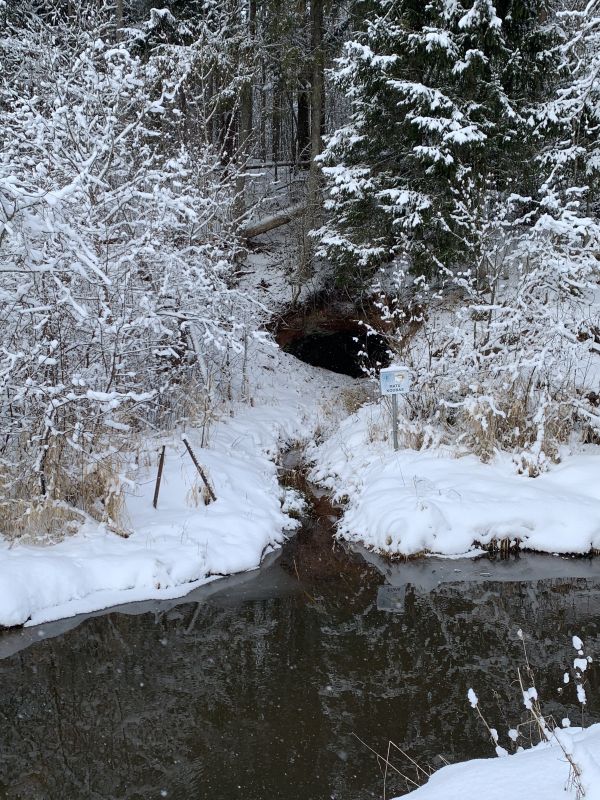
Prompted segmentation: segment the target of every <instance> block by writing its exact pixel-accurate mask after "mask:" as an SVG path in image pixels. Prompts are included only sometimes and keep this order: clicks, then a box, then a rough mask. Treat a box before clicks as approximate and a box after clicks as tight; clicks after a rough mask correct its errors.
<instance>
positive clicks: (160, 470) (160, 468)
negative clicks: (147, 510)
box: [152, 444, 165, 508]
mask: <svg viewBox="0 0 600 800" xmlns="http://www.w3.org/2000/svg"><path fill="white" fill-rule="evenodd" d="M164 465H165V446H164V444H163V446H162V450H161V451H160V458H159V460H158V474H157V476H156V485H155V487H154V500H153V501H152V505H153V506H154V508H156V507H157V506H158V493H159V492H160V482H161V480H162V474H163V467H164Z"/></svg>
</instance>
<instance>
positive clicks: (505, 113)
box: [318, 0, 555, 285]
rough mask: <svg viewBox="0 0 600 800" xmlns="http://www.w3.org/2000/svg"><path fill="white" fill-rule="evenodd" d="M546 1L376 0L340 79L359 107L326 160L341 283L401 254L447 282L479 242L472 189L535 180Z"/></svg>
mask: <svg viewBox="0 0 600 800" xmlns="http://www.w3.org/2000/svg"><path fill="white" fill-rule="evenodd" d="M545 6H546V4H545V2H544V0H539V2H537V1H535V2H527V0H526V1H525V2H520V0H514V2H506V3H503V8H502V10H499V8H498V9H497V8H496V7H495V6H494V5H493V3H492V2H491V0H470V2H463V3H461V2H454V0H452V2H450V0H445V1H444V2H442V0H440V1H439V2H432V3H428V4H422V3H415V2H412V0H402V1H401V2H397V3H388V2H387V0H378V2H376V3H375V8H376V13H375V15H374V18H373V20H372V21H371V22H369V24H368V25H367V27H366V29H365V31H364V32H363V33H362V34H361V35H360V36H359V37H358V38H357V39H356V40H355V41H352V42H349V43H348V44H347V45H346V51H345V55H344V57H343V58H342V59H341V60H340V63H339V67H338V69H337V72H336V75H335V81H336V84H337V86H338V87H339V88H340V89H341V90H343V91H345V93H346V96H347V97H348V99H349V101H350V103H351V109H352V113H351V117H350V121H349V123H348V124H347V125H345V126H344V127H342V128H340V129H338V130H337V131H336V132H335V133H334V134H333V135H332V136H331V137H330V139H329V141H328V145H327V148H326V151H325V153H324V154H323V159H322V160H323V165H324V172H325V175H326V176H327V180H328V192H329V201H328V204H327V208H328V210H329V211H330V214H331V219H330V221H329V222H328V223H327V224H326V225H325V226H324V227H323V228H322V229H321V230H320V231H319V232H318V235H319V237H320V240H321V242H322V253H323V255H325V256H326V257H327V258H329V259H330V260H331V261H332V262H333V264H334V265H335V268H336V271H337V276H338V280H340V281H342V282H350V283H359V284H363V285H364V284H365V283H366V284H368V282H369V280H370V277H371V276H372V274H373V270H374V268H376V267H377V266H379V265H380V264H383V263H386V262H390V261H393V260H394V259H400V260H402V261H403V262H405V263H406V265H407V266H408V268H409V269H410V270H411V271H412V272H413V273H414V274H422V275H425V276H427V277H428V278H432V277H434V276H437V277H438V278H439V279H444V278H445V277H446V276H447V275H448V274H450V275H451V274H452V272H453V270H454V269H456V267H457V266H458V265H460V264H461V263H462V262H463V261H464V259H465V257H466V256H468V254H469V253H470V252H471V250H472V248H473V241H472V237H471V233H472V231H471V230H469V229H467V228H466V227H465V225H464V221H463V220H464V211H463V209H462V200H463V198H464V197H465V195H469V196H470V198H471V199H470V200H469V204H470V205H471V206H474V207H484V206H485V203H486V202H487V196H489V192H490V190H491V191H493V192H505V191H507V190H508V189H509V188H510V187H511V185H512V182H514V181H515V180H516V179H517V178H518V180H519V182H520V185H527V184H528V182H529V181H530V173H529V172H528V170H527V168H523V165H526V164H527V163H528V162H529V163H530V162H531V157H532V153H533V151H534V141H533V138H532V136H531V135H527V134H528V133H529V129H528V127H527V117H526V113H528V112H527V109H528V108H529V105H528V104H529V103H530V102H531V100H532V99H533V96H534V95H538V94H539V93H540V92H541V91H543V87H544V86H545V84H546V83H547V77H546V78H545V77H544V76H548V75H549V74H550V73H549V66H550V64H551V63H552V54H551V51H550V45H551V44H552V43H553V41H554V37H555V33H554V29H553V27H552V26H545V27H544V28H543V29H542V26H541V21H542V16H543V11H544V9H545ZM534 40H535V46H534V44H533V41H534ZM525 69H527V70H528V81H527V84H525V82H524V81H523V79H522V75H523V73H524V71H525ZM484 198H485V199H484ZM475 238H477V236H476V237H475Z"/></svg>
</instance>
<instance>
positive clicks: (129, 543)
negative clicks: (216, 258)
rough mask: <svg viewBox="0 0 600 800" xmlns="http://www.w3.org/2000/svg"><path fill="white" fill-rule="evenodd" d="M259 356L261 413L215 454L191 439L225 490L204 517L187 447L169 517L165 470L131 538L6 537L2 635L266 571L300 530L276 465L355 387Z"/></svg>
mask: <svg viewBox="0 0 600 800" xmlns="http://www.w3.org/2000/svg"><path fill="white" fill-rule="evenodd" d="M255 348H256V349H255V351H254V352H253V353H252V358H251V363H252V370H251V372H252V375H251V394H252V402H253V405H252V406H250V405H247V404H241V403H238V404H237V405H235V406H234V408H233V412H234V413H233V416H231V417H229V416H226V417H224V418H222V419H221V420H220V421H218V422H216V423H214V426H213V428H212V429H211V434H210V440H209V447H207V448H203V449H201V448H200V446H199V435H198V433H197V432H194V430H188V431H186V436H187V437H188V439H189V441H190V443H191V445H192V447H193V449H194V450H195V453H196V455H197V457H198V460H199V461H200V463H201V464H202V466H203V467H204V468H205V469H206V471H207V473H208V475H209V477H210V480H211V481H212V484H213V486H214V490H215V493H216V496H217V502H215V503H211V504H210V505H208V506H205V505H204V503H203V502H202V500H201V498H200V496H199V495H200V492H199V491H198V490H199V488H201V483H199V478H198V474H197V472H196V469H195V467H194V465H193V463H192V461H191V458H190V457H189V455H188V453H187V451H186V449H185V446H184V444H183V442H182V441H181V438H180V437H179V436H177V437H173V439H171V440H170V441H168V442H166V444H167V451H166V459H165V471H164V475H163V480H162V486H161V491H160V498H159V504H158V509H157V510H154V508H153V507H152V498H153V493H154V485H155V477H156V459H157V455H158V451H159V444H161V443H160V442H155V443H153V447H152V456H153V459H152V463H151V464H150V466H149V467H147V468H145V471H144V470H142V474H141V475H140V476H139V479H138V481H137V482H138V489H137V490H136V491H135V493H134V494H132V495H131V496H129V497H128V499H127V508H126V511H127V514H126V516H127V519H126V522H127V528H128V529H129V530H130V531H131V535H130V536H129V537H128V538H122V537H120V536H118V535H116V534H115V533H112V532H110V531H107V530H106V529H105V528H104V527H103V526H101V525H97V524H92V523H89V524H87V525H85V526H84V527H83V528H82V529H81V530H80V531H79V532H78V533H77V534H76V535H74V536H70V537H67V538H65V539H64V540H63V541H61V542H59V543H57V544H52V545H46V546H42V545H34V544H20V543H11V542H10V541H9V540H6V539H2V538H0V625H4V626H13V625H20V624H23V623H25V624H28V625H35V624H39V623H41V622H47V621H50V620H55V619H59V618H63V617H68V616H73V615H75V614H80V613H85V612H91V611H95V610H99V609H102V608H107V607H109V606H112V605H115V604H117V603H126V602H131V601H135V600H145V599H152V598H163V599H166V598H173V597H180V596H183V595H184V594H186V593H187V592H189V591H191V590H192V589H194V588H195V587H197V586H199V585H201V584H202V583H205V582H207V581H210V580H213V579H214V576H218V575H225V574H230V573H234V572H241V571H244V570H251V569H255V568H256V567H258V566H259V564H260V562H261V560H262V558H263V557H264V555H265V554H266V553H267V552H269V551H270V550H271V549H273V548H275V547H277V546H278V545H281V544H282V542H283V541H284V538H285V535H286V531H289V530H291V529H293V528H294V526H295V525H296V522H295V520H294V519H292V518H291V517H290V516H289V515H288V514H287V513H286V512H287V511H288V510H289V508H288V505H289V502H290V500H291V501H292V503H293V502H294V498H293V497H290V493H289V492H287V493H286V492H284V491H283V490H282V489H281V487H280V486H279V484H278V481H277V468H276V465H275V461H274V459H275V458H276V456H277V453H278V451H279V450H281V448H283V447H285V446H286V444H289V443H294V442H300V441H303V440H306V439H307V438H310V437H312V436H314V434H315V431H316V430H317V429H318V428H321V429H324V430H326V429H327V426H330V425H332V424H333V423H335V422H336V421H339V419H340V418H341V417H343V416H344V406H343V403H342V402H341V401H340V394H341V395H342V396H343V394H344V392H352V391H353V389H352V387H353V385H354V384H355V382H354V381H353V380H352V379H351V378H345V377H344V376H339V375H334V374H332V373H328V372H326V371H324V370H320V369H316V368H314V367H310V366H308V365H306V364H303V363H302V362H300V361H298V360H297V359H295V358H294V357H292V356H289V355H286V354H285V353H282V352H281V351H280V350H278V349H276V348H275V347H274V346H272V345H270V344H269V343H262V344H260V343H258V344H256V345H255Z"/></svg>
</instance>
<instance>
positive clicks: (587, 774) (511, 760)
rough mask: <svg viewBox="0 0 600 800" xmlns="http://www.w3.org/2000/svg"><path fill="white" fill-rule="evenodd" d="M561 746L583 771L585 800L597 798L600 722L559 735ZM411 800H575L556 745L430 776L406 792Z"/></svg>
mask: <svg viewBox="0 0 600 800" xmlns="http://www.w3.org/2000/svg"><path fill="white" fill-rule="evenodd" d="M560 737H561V741H562V742H563V746H566V748H567V749H570V750H571V752H573V756H574V758H575V760H576V763H577V764H578V766H580V767H581V768H582V773H581V784H582V788H583V789H584V791H585V794H584V795H583V797H585V800H599V799H600V724H598V725H592V726H591V727H590V728H587V729H585V730H581V729H580V728H567V729H565V730H561V731H560ZM409 796H410V798H411V800H412V798H414V800H482V798H485V800H509V798H510V800H565V798H575V797H577V796H578V795H577V789H576V787H574V786H573V785H572V783H571V781H570V773H569V763H568V761H567V759H566V757H565V754H564V752H563V749H561V747H560V746H559V744H558V742H553V743H552V744H547V743H543V744H540V745H537V746H536V747H533V748H532V749H530V750H523V751H522V752H519V753H515V755H512V756H508V757H505V758H489V759H473V760H471V761H465V762H464V763H462V764H451V765H449V766H447V767H443V768H442V769H440V770H438V771H437V772H434V774H433V775H432V776H431V777H430V778H429V781H428V782H427V783H426V784H425V785H424V786H421V787H420V788H419V789H416V790H415V791H414V792H411V793H410V795H409Z"/></svg>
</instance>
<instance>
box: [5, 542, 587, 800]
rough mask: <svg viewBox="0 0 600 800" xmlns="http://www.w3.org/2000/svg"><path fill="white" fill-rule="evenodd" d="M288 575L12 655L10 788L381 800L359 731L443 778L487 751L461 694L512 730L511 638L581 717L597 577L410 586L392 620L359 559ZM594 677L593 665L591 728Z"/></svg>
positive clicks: (553, 699)
mask: <svg viewBox="0 0 600 800" xmlns="http://www.w3.org/2000/svg"><path fill="white" fill-rule="evenodd" d="M313 555H314V554H313ZM315 557H316V556H315ZM286 563H287V568H288V572H287V573H286V572H285V571H284V570H283V568H282V567H281V566H279V565H275V566H273V567H271V568H270V570H267V574H266V576H265V574H263V575H262V576H259V577H258V578H257V579H256V586H257V591H256V592H255V593H254V594H253V593H252V591H247V592H246V593H245V594H244V593H239V592H236V591H232V592H224V593H222V594H215V595H213V596H212V597H210V598H208V599H201V600H200V601H199V602H195V603H191V602H186V603H184V604H182V605H179V606H175V607H172V608H163V609H157V610H155V611H154V612H153V613H146V614H141V615H140V614H138V615H127V614H116V613H113V614H109V615H107V616H102V617H97V618H92V619H89V620H87V621H85V622H84V623H83V624H81V625H79V627H77V628H75V629H74V630H70V631H68V632H66V633H64V634H63V635H62V636H60V637H58V638H44V639H41V640H40V641H39V642H38V643H36V644H35V645H34V646H31V647H29V648H28V649H25V650H23V651H21V652H19V653H16V654H15V655H12V656H11V657H9V658H6V659H4V660H2V661H0V679H1V683H0V747H1V757H2V766H1V770H0V776H1V777H0V796H1V797H4V798H11V799H12V798H28V799H31V800H37V799H38V798H39V800H42V798H43V800H54V798H56V800H64V799H65V798H68V799H69V800H77V799H78V798H115V800H116V798H118V800H124V799H125V798H131V800H133V799H134V798H135V799H136V800H150V799H151V798H157V799H158V798H161V797H168V798H177V799H180V800H184V798H185V800H189V798H194V799H196V798H211V800H232V798H236V797H239V798H244V800H266V799H267V798H281V800H287V798H290V800H291V799H292V798H293V800H298V798H303V799H304V800H321V798H336V799H337V798H354V799H355V800H363V799H365V798H372V797H381V793H382V780H381V776H380V772H379V769H378V766H377V762H376V759H375V758H374V756H373V755H372V754H371V753H370V752H369V751H368V750H367V749H366V748H365V747H364V746H363V745H361V744H360V743H359V742H358V741H357V739H356V738H355V737H354V736H353V735H352V734H353V733H356V734H358V735H359V736H360V737H361V738H362V739H364V740H365V741H366V742H368V744H369V745H371V746H372V747H374V748H376V749H378V750H379V751H381V752H384V751H385V749H386V746H387V741H388V739H389V738H391V739H393V740H394V741H395V742H397V743H398V744H399V745H400V746H401V747H402V748H403V749H405V750H406V751H407V752H408V753H409V754H410V755H411V756H413V757H415V758H417V759H418V760H419V762H420V763H422V764H432V765H435V766H439V764H440V762H439V760H438V755H441V756H443V757H444V758H446V759H447V760H449V761H455V760H459V759H464V758H466V757H469V756H474V755H490V754H491V749H490V746H489V744H488V743H487V742H486V741H485V739H484V737H483V735H482V731H481V727H480V724H479V723H478V721H477V719H476V718H475V716H474V715H473V714H472V713H470V709H469V707H468V703H467V702H466V691H467V689H468V687H469V686H473V687H475V688H476V689H477V693H478V695H479V697H480V702H481V705H482V707H483V708H484V709H485V711H486V714H487V716H488V718H489V720H490V722H491V723H494V724H495V726H496V727H497V728H498V729H499V731H500V732H501V734H502V732H505V731H506V729H507V728H508V726H509V723H510V724H514V723H515V722H517V721H518V720H519V718H520V714H521V712H520V706H519V702H518V698H517V694H516V687H515V685H514V678H515V675H516V668H517V666H518V665H519V664H520V663H521V662H522V652H521V650H520V643H519V642H518V640H517V639H516V637H515V635H514V634H515V631H516V629H517V628H523V630H524V631H526V632H527V633H528V634H530V635H531V637H532V642H531V644H530V657H531V660H532V662H533V664H534V666H535V667H539V668H541V667H543V669H539V671H538V675H539V681H538V686H539V689H540V690H541V693H542V696H543V697H544V698H546V699H547V703H546V708H548V709H549V710H550V711H551V712H552V713H554V714H555V715H556V716H557V717H558V718H559V719H561V718H562V717H563V716H565V714H567V715H569V716H570V717H571V719H572V720H573V721H574V722H575V721H576V720H578V718H579V712H578V709H577V707H576V704H574V703H573V700H574V697H573V696H572V695H573V694H574V690H572V687H571V690H569V689H567V690H566V692H565V695H568V696H561V695H559V694H558V692H557V689H558V687H559V686H561V684H562V673H563V671H564V667H565V665H567V664H568V663H570V661H571V660H572V657H573V654H574V653H573V650H572V648H571V646H570V637H571V636H572V634H573V633H578V634H579V635H580V636H581V637H582V638H584V639H585V640H586V643H587V645H588V652H590V653H595V654H598V653H600V580H596V579H594V578H582V577H579V578H577V577H575V578H552V579H548V580H544V581H537V582H536V581H533V582H531V581H530V582H511V581H507V580H504V581H493V582H488V583H455V582H446V583H441V584H440V585H438V586H437V587H420V588H419V586H417V585H408V586H407V587H406V589H405V591H404V592H403V598H402V607H401V608H398V609H397V610H396V612H395V613H388V612H386V611H382V610H378V608H377V597H378V591H379V588H380V584H381V580H382V579H381V578H380V577H379V576H378V575H377V574H376V573H375V572H374V571H373V570H370V569H369V568H368V567H366V566H365V565H361V564H359V563H358V562H356V563H355V564H354V568H353V569H347V568H346V569H343V570H342V569H338V567H339V564H338V563H337V562H336V563H335V564H334V567H333V568H331V567H330V568H329V569H325V568H323V570H321V572H320V573H319V572H318V571H317V572H316V577H315V571H314V570H311V575H312V577H310V578H309V577H307V575H306V574H305V573H304V572H303V567H305V566H306V564H305V562H302V561H301V560H299V555H298V553H297V552H296V553H292V554H288V558H287V562H286V561H285V560H284V567H285V566H286ZM290 564H292V565H293V576H290V575H289V572H290ZM346 566H347V565H346ZM274 576H275V579H274ZM298 576H299V577H300V578H301V579H302V580H301V582H300V583H299V582H298V580H297V577H298ZM265 580H266V581H267V582H268V581H269V580H270V581H271V584H270V590H269V591H268V592H265V591H261V590H260V586H261V582H263V581H265ZM380 605H381V604H380ZM599 677H600V676H599V675H598V666H597V664H594V665H592V669H591V670H590V679H591V684H592V687H596V688H595V690H591V691H590V692H589V693H588V694H589V696H590V719H591V718H595V719H598V717H599V715H600V702H599V701H600V681H599V680H598V678H599ZM561 701H562V703H561ZM563 703H564V704H563ZM503 744H506V742H503ZM413 774H414V771H413V772H412V773H411V775H413ZM388 787H389V788H390V789H392V790H394V791H397V792H400V791H405V790H406V786H405V784H404V782H403V781H402V780H401V779H395V780H393V781H391V783H390V782H388ZM165 793H166V794H165Z"/></svg>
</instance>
